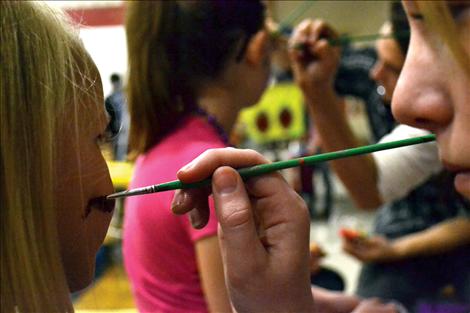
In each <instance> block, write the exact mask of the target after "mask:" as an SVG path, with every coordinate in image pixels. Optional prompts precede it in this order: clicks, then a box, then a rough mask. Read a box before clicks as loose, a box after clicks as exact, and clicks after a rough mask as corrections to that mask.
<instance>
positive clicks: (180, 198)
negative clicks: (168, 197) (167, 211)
mask: <svg viewBox="0 0 470 313" xmlns="http://www.w3.org/2000/svg"><path fill="white" fill-rule="evenodd" d="M185 198H186V192H184V191H177V192H176V193H175V196H174V198H173V201H172V203H171V210H172V211H173V213H177V214H178V213H179V209H180V208H181V206H182V205H183V203H184V200H185Z"/></svg>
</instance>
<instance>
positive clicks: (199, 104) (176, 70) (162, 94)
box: [123, 1, 270, 312]
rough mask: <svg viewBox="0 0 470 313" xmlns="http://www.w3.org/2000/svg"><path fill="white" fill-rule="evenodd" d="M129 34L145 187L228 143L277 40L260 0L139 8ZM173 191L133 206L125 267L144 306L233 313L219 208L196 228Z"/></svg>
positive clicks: (255, 95)
mask: <svg viewBox="0 0 470 313" xmlns="http://www.w3.org/2000/svg"><path fill="white" fill-rule="evenodd" d="M126 30H127V38H128V49H129V83H128V96H129V110H130V114H131V125H132V126H131V130H130V145H131V149H132V151H133V152H134V153H135V154H137V155H138V158H137V161H136V166H135V172H134V178H133V180H132V183H131V186H130V187H131V188H137V187H141V186H145V185H151V184H158V183H161V182H165V181H169V180H174V179H176V172H177V171H178V169H180V168H181V167H182V166H183V165H185V164H187V163H189V162H190V161H191V160H193V159H194V158H195V157H197V156H198V155H199V154H201V153H202V152H204V151H205V150H207V149H210V148H220V147H224V146H227V145H229V144H228V139H227V138H228V136H227V134H229V133H230V131H231V129H232V127H233V125H234V123H235V121H236V118H237V114H238V112H239V111H240V110H241V109H242V108H244V107H247V106H250V105H252V104H254V103H256V102H257V101H258V99H259V97H260V96H261V94H262V92H263V91H264V89H265V87H266V84H267V81H268V77H269V69H270V62H269V58H270V54H269V39H268V38H269V37H268V33H267V32H266V31H265V30H264V7H263V5H262V4H261V2H259V1H203V2H178V1H158V2H133V3H129V5H128V16H127V21H126ZM173 195H174V192H164V193H158V194H152V195H147V196H142V197H132V198H129V199H128V200H127V201H126V213H125V223H124V244H123V245H124V248H123V249H124V261H125V266H126V270H127V271H128V274H129V278H130V281H131V283H132V290H133V293H134V296H135V300H136V303H137V307H138V309H139V310H140V311H142V312H207V311H212V312H227V311H231V306H230V301H229V298H228V295H227V291H226V289H225V282H224V275H223V266H222V259H221V255H220V251H219V244H218V240H217V220H216V218H215V216H214V211H213V207H211V210H210V213H209V214H208V216H204V217H203V219H204V220H205V219H207V218H208V219H209V222H208V225H207V226H206V227H205V228H204V229H202V230H195V229H194V228H193V227H191V222H190V220H189V219H188V218H187V217H186V216H176V215H174V214H173V213H172V212H171V200H172V199H173ZM194 205H195V207H196V206H197V205H198V204H197V203H195V204H194ZM196 226H197V225H196Z"/></svg>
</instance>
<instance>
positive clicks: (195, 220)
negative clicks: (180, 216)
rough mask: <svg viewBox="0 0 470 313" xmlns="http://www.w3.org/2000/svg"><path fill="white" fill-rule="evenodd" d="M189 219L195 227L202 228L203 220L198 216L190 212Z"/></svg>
mask: <svg viewBox="0 0 470 313" xmlns="http://www.w3.org/2000/svg"><path fill="white" fill-rule="evenodd" d="M189 221H190V223H191V225H192V226H193V227H194V228H196V229H200V228H201V220H200V219H198V218H196V217H195V216H194V215H193V214H192V213H190V214H189Z"/></svg>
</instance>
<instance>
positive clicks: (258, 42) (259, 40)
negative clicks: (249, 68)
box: [245, 30, 269, 66]
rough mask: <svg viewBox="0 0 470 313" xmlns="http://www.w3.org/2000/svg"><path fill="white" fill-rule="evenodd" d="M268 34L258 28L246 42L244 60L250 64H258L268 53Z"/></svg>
mask: <svg viewBox="0 0 470 313" xmlns="http://www.w3.org/2000/svg"><path fill="white" fill-rule="evenodd" d="M268 44H269V35H268V33H267V31H265V30H260V31H259V32H257V33H256V34H255V35H253V37H251V39H250V41H249V42H248V44H247V47H246V52H245V60H246V61H247V62H248V64H250V65H255V66H256V65H260V64H262V63H263V61H264V59H265V58H266V55H267V54H268Z"/></svg>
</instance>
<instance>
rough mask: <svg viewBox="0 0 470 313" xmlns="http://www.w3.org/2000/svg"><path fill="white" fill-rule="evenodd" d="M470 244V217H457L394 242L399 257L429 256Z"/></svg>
mask: <svg viewBox="0 0 470 313" xmlns="http://www.w3.org/2000/svg"><path fill="white" fill-rule="evenodd" d="M468 244H470V219H468V218H463V217H460V218H455V219H452V220H449V221H444V222H442V223H439V224H437V225H435V226H433V227H431V228H428V229H426V230H424V231H421V232H418V233H414V234H411V235H408V236H405V237H402V238H400V239H397V240H395V241H394V242H393V246H394V250H396V254H397V256H398V258H401V259H407V258H411V257H415V256H428V255H435V254H442V253H445V252H449V251H452V250H454V249H457V248H459V247H462V246H464V245H468Z"/></svg>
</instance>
